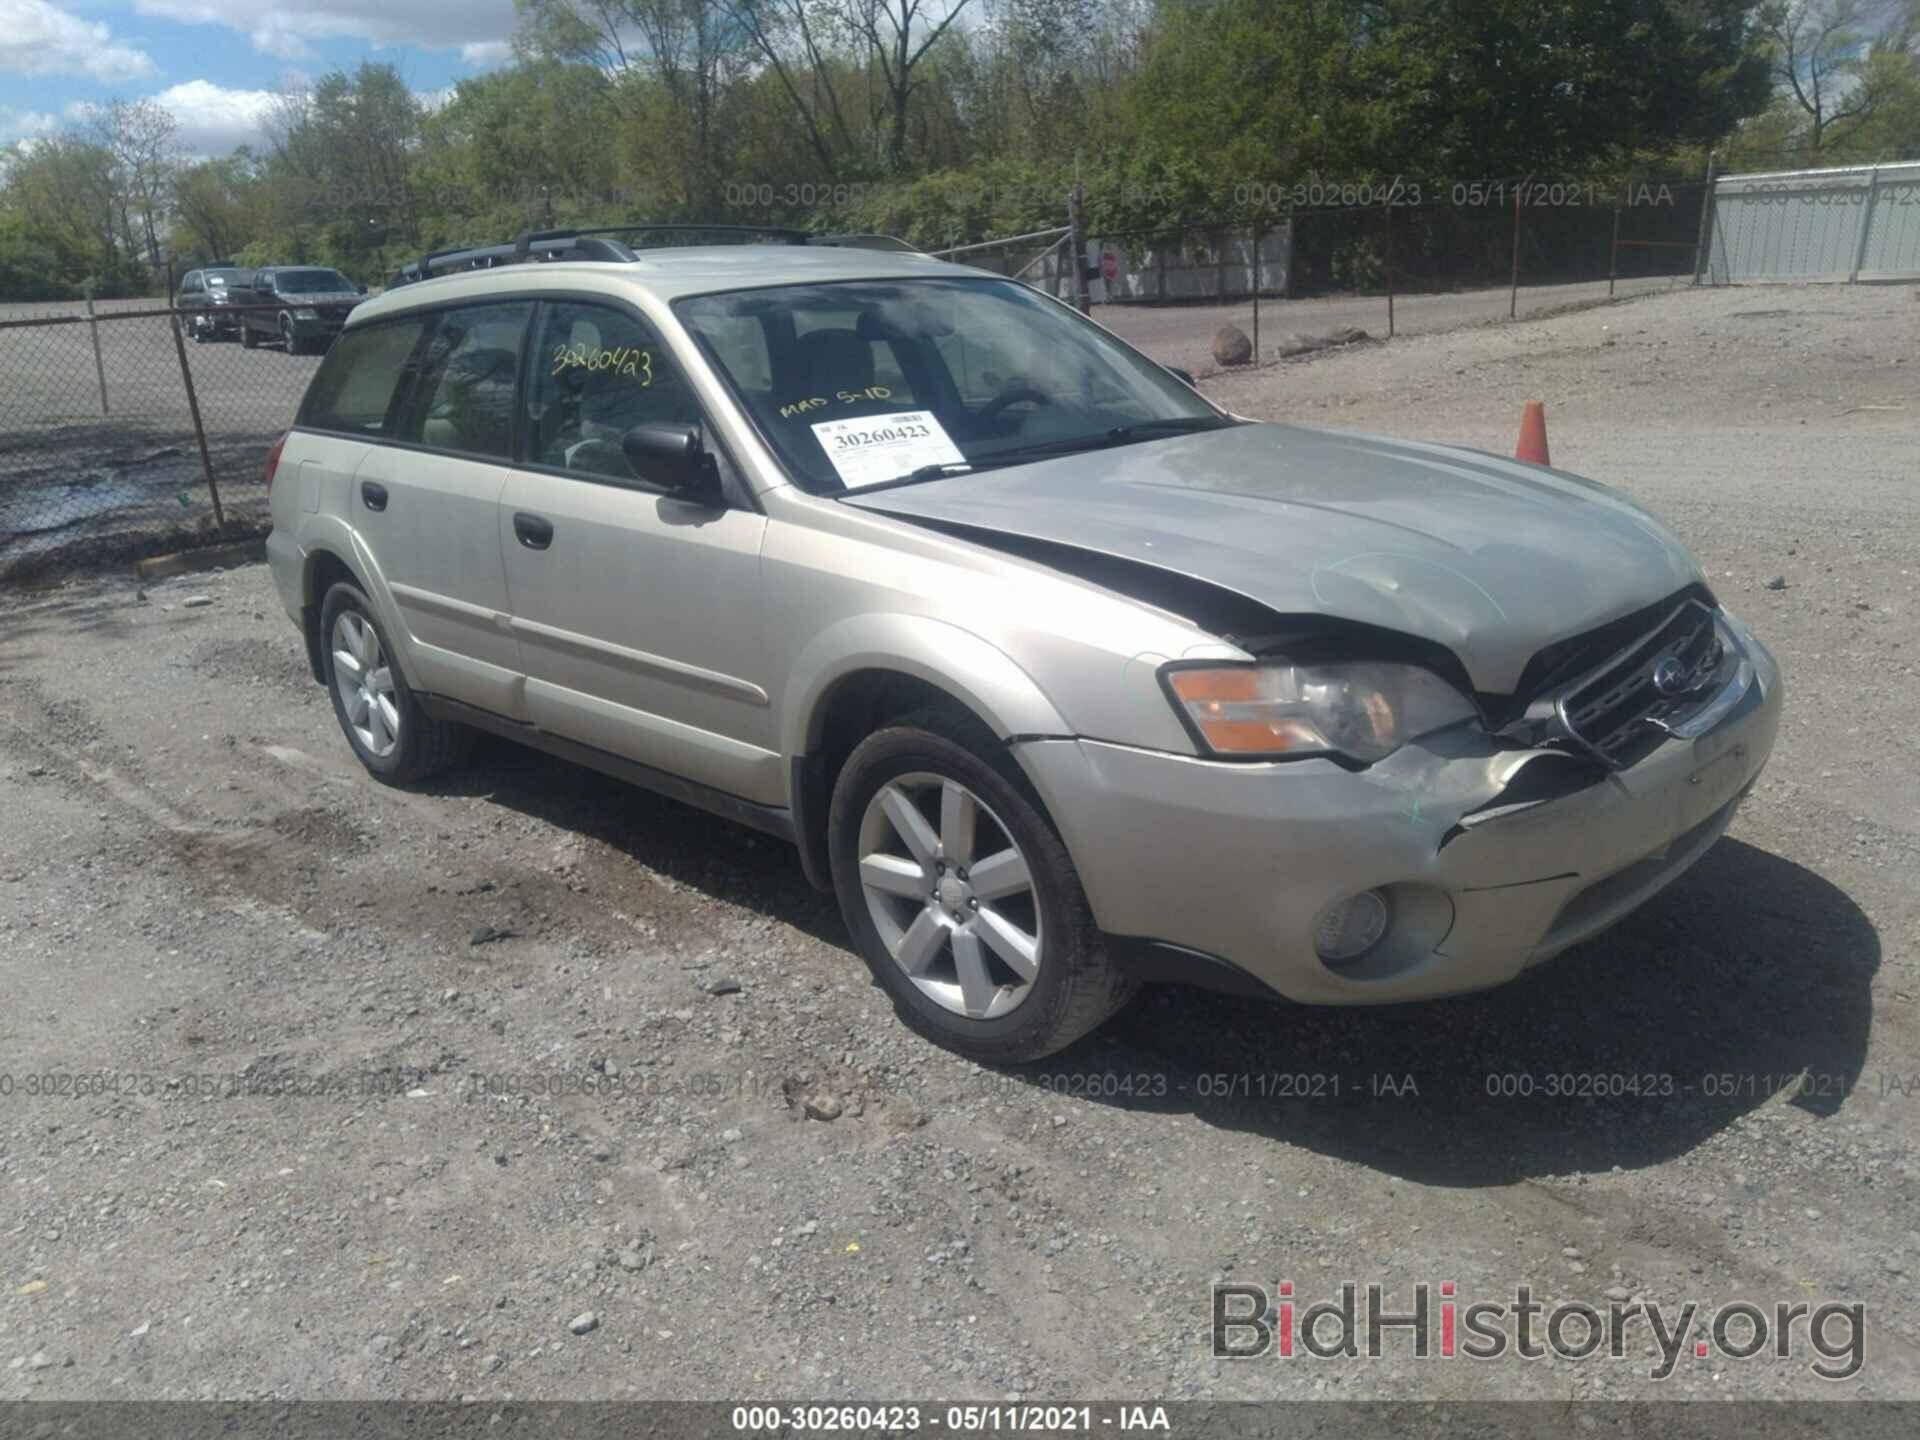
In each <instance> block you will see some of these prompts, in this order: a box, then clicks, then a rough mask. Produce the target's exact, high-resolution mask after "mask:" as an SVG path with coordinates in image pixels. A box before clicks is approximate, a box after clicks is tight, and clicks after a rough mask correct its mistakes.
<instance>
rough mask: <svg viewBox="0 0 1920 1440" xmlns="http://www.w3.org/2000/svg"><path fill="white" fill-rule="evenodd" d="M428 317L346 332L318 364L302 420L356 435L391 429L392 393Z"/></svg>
mask: <svg viewBox="0 0 1920 1440" xmlns="http://www.w3.org/2000/svg"><path fill="white" fill-rule="evenodd" d="M425 328H426V321H425V319H424V318H423V317H421V316H418V315H408V316H403V317H401V318H399V319H397V320H385V321H382V322H380V323H378V324H374V325H361V326H359V327H357V328H355V329H351V330H348V331H347V332H346V333H345V334H344V335H342V336H341V337H340V338H339V340H337V341H335V342H334V346H333V348H332V349H331V350H329V351H328V352H327V358H326V359H324V360H322V361H321V362H320V370H319V373H318V374H316V375H315V376H314V377H313V384H311V385H310V386H308V387H307V398H306V400H305V401H304V402H303V403H302V404H301V406H300V422H299V423H300V424H302V425H305V426H309V427H311V428H313V429H316V430H342V431H346V432H348V433H349V434H354V435H367V436H381V435H385V434H386V433H387V417H388V415H389V414H390V413H391V411H392V408H393V401H394V395H395V393H396V392H397V391H398V390H399V388H400V381H401V378H402V376H403V375H405V374H407V373H408V361H409V360H410V359H411V358H412V356H413V352H414V347H415V346H416V345H418V344H419V342H420V334H421V332H422V331H423V330H424V329H425Z"/></svg>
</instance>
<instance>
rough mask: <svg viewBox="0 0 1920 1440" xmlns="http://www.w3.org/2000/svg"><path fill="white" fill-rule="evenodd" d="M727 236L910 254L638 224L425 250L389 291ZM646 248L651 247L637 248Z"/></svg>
mask: <svg viewBox="0 0 1920 1440" xmlns="http://www.w3.org/2000/svg"><path fill="white" fill-rule="evenodd" d="M688 234H692V235H729V236H738V237H742V238H748V237H751V238H756V239H767V240H771V241H773V242H774V243H776V244H781V245H835V246H848V247H854V248H858V249H863V250H896V251H912V250H913V249H914V247H913V246H911V245H909V244H907V243H906V241H904V240H897V239H895V238H894V237H893V236H891V235H815V234H813V233H811V232H810V231H806V230H794V229H790V228H788V227H785V226H780V225H721V224H708V223H707V222H705V221H695V220H683V221H652V222H649V223H647V224H643V225H595V226H589V227H584V228H582V227H571V226H570V227H567V228H563V229H554V230H526V231H522V232H521V233H520V234H519V235H518V236H516V237H515V238H514V239H513V240H512V241H511V242H509V243H506V244H495V245H454V246H449V247H448V248H446V249H442V250H431V251H429V252H427V253H426V254H425V255H422V256H421V257H420V258H419V259H418V260H411V261H408V262H407V263H406V264H405V265H402V266H401V267H400V269H399V270H397V271H395V272H394V275H393V278H392V280H391V281H389V288H392V287H393V286H396V285H408V284H412V283H413V282H414V281H417V280H430V279H432V278H433V277H434V276H435V275H436V274H441V275H444V274H449V273H451V272H453V271H458V270H487V269H491V268H493V267H494V266H496V265H516V264H525V263H527V262H529V261H532V262H536V263H537V262H540V261H549V260H560V259H567V260H618V261H632V260H637V259H639V258H640V256H639V253H638V252H637V251H635V250H634V249H633V248H632V247H631V246H630V245H628V244H626V243H625V242H624V241H621V240H619V239H616V238H614V237H616V236H623V235H626V236H647V235H688ZM643 248H652V247H643Z"/></svg>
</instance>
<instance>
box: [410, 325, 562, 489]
mask: <svg viewBox="0 0 1920 1440" xmlns="http://www.w3.org/2000/svg"><path fill="white" fill-rule="evenodd" d="M532 314H533V306H532V304H530V303H527V302H520V303H517V304H511V305H463V306H461V307H460V308H459V309H456V310H443V311H441V312H439V316H438V320H437V323H436V324H435V326H434V331H433V334H432V335H431V336H430V337H428V340H427V345H426V350H425V351H424V353H422V355H421V357H420V363H419V367H418V371H417V373H416V376H415V379H414V382H413V385H412V394H411V395H410V396H409V397H408V400H407V402H406V404H405V405H404V406H403V407H402V412H401V421H400V425H399V429H398V434H396V436H395V437H394V438H395V439H398V440H409V441H412V442H413V443H415V444H417V445H430V446H432V447H433V448H434V449H436V450H457V451H459V452H461V453H463V454H467V455H486V456H490V457H495V458H498V459H501V460H510V459H512V458H513V398H514V389H515V382H516V379H517V377H518V374H519V369H520V342H521V340H522V339H523V338H524V336H525V334H526V329H527V321H528V319H529V318H530V317H531V316H532Z"/></svg>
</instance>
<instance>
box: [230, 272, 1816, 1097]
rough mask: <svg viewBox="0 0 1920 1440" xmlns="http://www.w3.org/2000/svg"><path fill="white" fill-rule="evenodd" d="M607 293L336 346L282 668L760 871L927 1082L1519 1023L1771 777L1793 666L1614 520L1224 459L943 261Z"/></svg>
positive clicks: (1196, 426) (1016, 303)
mask: <svg viewBox="0 0 1920 1440" xmlns="http://www.w3.org/2000/svg"><path fill="white" fill-rule="evenodd" d="M592 253H597V254H600V255H603V256H604V255H609V254H611V255H612V257H613V258H603V259H597V260H569V259H564V258H563V259H560V260H558V261H555V262H553V263H540V264H532V263H529V264H506V265H502V266H500V267H498V268H493V269H488V270H483V271H475V272H471V273H467V274H461V275H454V276H449V277H446V278H442V279H435V280H429V281H424V282H421V283H417V284H412V285H408V286H406V287H405V288H403V289H400V290H397V291H393V292H390V293H389V294H387V295H385V296H382V297H380V298H379V299H376V300H373V301H371V302H369V303H366V304H363V305H361V306H360V307H359V308H358V309H356V310H355V311H354V313H353V316H352V318H351V320H350V322H349V323H348V326H347V328H346V330H345V333H344V334H343V335H342V337H341V338H340V340H339V341H338V343H337V344H335V346H334V347H333V349H332V351H331V353H330V354H329V355H328V356H327V358H326V360H325V362H324V363H323V364H322V365H321V366H320V368H319V370H318V373H317V374H316V375H315V377H314V380H313V382H312V386H311V389H310V390H309V391H308V393H307V395H306V398H305V400H304V402H303V403H302V405H301V407H300V411H299V415H298V418H297V420H296V422H295V423H294V426H293V428H292V429H291V430H290V431H289V432H288V433H287V434H286V435H285V436H284V437H283V439H282V440H281V441H280V443H279V444H278V445H277V446H276V447H275V453H274V457H273V461H272V462H271V464H270V468H269V477H270V483H271V493H272V512H273V534H272V538H271V539H270V540H269V542H268V547H269V551H270V554H271V558H272V565H273V573H274V578H275V582H276V584H277V586H278V588H279V590H280V593H281V596H282V598H283V599H284V601H285V604H286V608H287V612H288V614H289V615H291V616H292V617H293V619H294V621H295V623H296V624H297V625H298V626H299V627H300V630H301V633H302V634H303V635H304V636H305V639H306V644H307V649H308V652H309V656H310V659H311V662H312V667H313V673H314V676H315V678H316V679H318V680H319V681H321V682H322V683H324V684H325V685H326V686H327V688H328V689H329V691H330V692H331V694H332V698H333V705H334V709H335V711H336V712H337V714H338V717H339V720H340V725H341V728H342V730H343V731H344V732H345V734H346V738H347V742H348V744H350V745H351V746H352V747H353V750H354V753H355V754H356V755H358V757H359V758H360V760H361V762H362V763H363V764H364V765H365V766H366V768H367V769H368V770H369V771H371V772H372V773H373V774H374V775H375V776H377V777H379V778H380V779H382V780H385V781H389V782H393V783H408V782H414V781H418V780H420V779H422V778H424V777H426V776H428V775H430V774H432V773H433V772H435V771H437V770H439V769H441V768H442V767H445V766H448V765H451V764H454V763H456V762H457V761H458V760H459V758H460V756H461V754H462V751H463V742H465V741H466V740H468V739H469V738H470V737H471V736H472V734H473V732H474V731H476V730H484V731H490V732H493V733H495V734H499V735H505V736H510V737H512V738H514V739H516V740H519V741H522V742H524V743H526V744H529V745H534V746H537V747H540V748H542V749H545V750H548V751H552V752H554V753H556V754H559V755H562V756H565V757H568V758H570V759H572V760H576V761H578V762H580V763H582V764H586V765H590V766H594V767H597V768H599V769H600V770H603V771H605V772H607V773H609V774H612V775H614V776H617V777H619V778H621V779H623V780H626V781H630V782H632V783H635V784H638V785H642V786H647V787H650V788H652V789H655V790H658V791H663V792H665V793H666V794H668V795H671V796H674V797H677V798H678V799H681V800H684V801H687V802H689V803H691V804H695V805H700V806H704V807H706V808H708V809H711V810H714V811H717V812H719V813H720V814H723V815H726V816H730V817H732V818H734V819H736V820H738V821H740V822H743V823H745V824H747V825H752V826H755V827H757V828H759V829H761V830H764V831H768V832H771V833H772V834H775V835H779V836H783V837H785V838H786V839H788V840H790V841H792V842H793V843H794V845H795V846H796V847H797V848H798V850H799V854H800V862H801V864H802V865H803V866H804V867H805V870H806V874H807V876H808V877H809V879H810V880H811V881H812V882H813V883H814V884H815V885H817V886H819V887H820V888H821V889H823V890H831V891H832V892H833V893H835V894H836V895H837V896H838V899H839V903H840V908H841V911H842V913H843V915H844V916H845V919H846V924H847V928H848V930H849V931H850V932H851V934H852V937H853V939H854V941H855V943H856V945H857V946H858V948H859V950H860V952H861V953H862V955H864V956H865V958H866V960H867V963H868V965H869V966H870V967H871V968H872V971H873V974H874V976H875V978H876V980H877V981H878V983H879V984H880V985H882V986H883V987H885V989H886V990H887V992H888V994H889V995H890V996H891V997H892V999H893V1000H894V1002H895V1004H896V1006H897V1008H898V1010H899V1012H900V1014H901V1016H902V1017H903V1018H904V1019H905V1020H906V1021H907V1022H908V1023H909V1024H911V1025H913V1026H914V1027H915V1028H917V1029H918V1030H920V1031H921V1032H922V1033H924V1034H926V1035H927V1036H929V1037H931V1038H933V1039H934V1040H937V1041H938V1042H940V1043H942V1044H944V1045H948V1046H951V1047H953V1048H954V1049H956V1050H960V1051H963V1052H965V1053H967V1054H969V1055H973V1056H977V1057H980V1058H982V1059H986V1060H1000V1061H1017V1060H1026V1059H1033V1058H1037V1057H1040V1056H1043V1055H1046V1054H1049V1053H1051V1052H1053V1051H1055V1050H1058V1049H1060V1048H1061V1047H1062V1046H1065V1045H1067V1044H1068V1043H1070V1042H1071V1041H1073V1040H1074V1039H1076V1038H1077V1037H1079V1036H1080V1035H1082V1034H1084V1033H1086V1032H1087V1031H1088V1030H1091V1029H1092V1028H1093V1027H1095V1026H1097V1025H1098V1024H1100V1023H1101V1022H1102V1021H1103V1020H1104V1019H1106V1018H1107V1017H1108V1016H1109V1015H1111V1014H1112V1013H1113V1012H1114V1011H1115V1010H1116V1009H1117V1008H1118V1007H1119V1006H1121V1005H1122V1004H1123V1003H1125V1001H1126V1000H1127V998H1128V997H1129V996H1130V995H1131V994H1132V993H1133V991H1134V989H1135V988H1136V987H1137V986H1138V984H1139V983H1140V982H1141V981H1142V980H1155V981H1177V982H1184V983H1192V984H1200V985H1206V986H1210V987H1214V988H1221V989H1227V990H1230V991H1234V992H1238V993H1243V994H1249V995H1266V996H1273V995H1279V996H1285V997H1288V998H1290V999H1293V1000H1296V1001H1303V1002H1315V1003H1326V1004H1351V1003H1363V1002H1379V1001H1402V1000H1410V999H1418V998H1423V997H1428V996H1437V995H1443V994H1447V993H1450V992H1454V991H1462V990H1471V989H1476V988H1479V987H1482V986H1488V985H1494V984H1497V983H1499V982H1501V981H1503V980H1507V979H1509V978H1511V977H1512V976H1514V975H1516V974H1517V973H1518V972H1520V971H1521V970H1522V969H1524V968H1526V967H1527V966H1529V965H1533V964H1535V963H1537V962H1539V961H1542V960H1545V959H1546V958H1548V957H1549V956H1552V955H1554V954H1556V953H1557V952H1559V951H1562V950H1564V949H1566V948H1567V947H1568V946H1571V945H1574V944H1576V943H1578V942H1579V941H1581V940H1584V939H1586V938H1587V937H1588V936H1591V935H1593V934H1594V933H1596V932H1597V931H1599V930H1600V929H1602V928H1603V927H1604V926H1607V925H1609V924H1611V923H1612V922H1614V921H1616V920H1618V919H1619V918H1620V917H1621V916H1623V915H1625V914H1626V913H1627V912H1628V911H1630V910H1631V909H1633V908H1634V907H1635V906H1637V905H1639V904H1640V903H1641V902H1643V901H1645V900H1646V899H1647V898H1648V897H1649V896H1651V895H1653V894H1654V893H1655V892H1657V891H1658V890H1659V889H1660V888H1661V887H1662V886H1664V885H1666V884H1667V883H1668V882H1669V881H1671V880H1672V879H1673V878H1674V877H1675V876H1677V875H1679V874H1680V873H1681V872H1682V871H1683V870H1685V869H1686V868H1687V867H1688V866H1689V865H1691V864H1692V863H1693V862H1694V861H1696V860H1697V859H1699V858H1700V856H1701V855H1702V854H1703V853H1704V852H1705V851H1706V850H1707V848H1708V847H1709V846H1711V845H1712V844H1713V842H1714V841H1715V839H1717V838H1718V837H1719V835H1720V834H1721V832H1722V831H1723V830H1724V829H1725V828H1726V826H1727V824H1728V821H1729V820H1730V819H1731V817H1732V815H1733V812H1734V809H1735V807H1736V806H1737V805H1738V804H1739V803H1740V800H1741V798H1742V797H1743V796H1744V795H1745V794H1746V792H1747V790H1748V788H1749V787H1750V786H1751V785H1752V783H1753V781H1754V777H1755V776H1756V774H1757V773H1758V772H1759V770H1760V768H1761V766H1762V765H1763V764H1764V763H1765V761H1766V758H1767V755H1768V752H1769V750H1770V749H1771V747H1772V744H1773V739H1774V732H1775V728H1776V726H1777V723H1778V719H1779V711H1780V703H1781V683H1780V677H1779V672H1778V670H1777V668H1776V667H1775V664H1774V661H1773V658H1772V656H1771V655H1770V654H1769V653H1768V652H1767V650H1766V648H1765V647H1764V646H1762V645H1761V644H1760V643H1759V642H1758V641H1757V640H1755V639H1754V637H1753V636H1752V635H1751V634H1750V633H1749V632H1748V631H1747V630H1746V628H1745V627H1744V626H1743V625H1742V624H1741V623H1740V621H1739V620H1737V619H1736V618H1734V616H1733V615H1732V614H1731V613H1729V612H1728V611H1727V610H1726V609H1724V608H1723V607H1721V606H1720V605H1719V603H1718V602H1717V601H1716V600H1715V599H1714V596H1713V594H1712V593H1711V591H1710V590H1709V589H1708V587H1707V584H1706V581H1705V579H1704V577H1703V575H1702V573H1701V571H1700V568H1699V566H1698V564H1697V563H1696V562H1695V561H1694V560H1693V558H1692V557H1691V556H1690V555H1689V554H1688V553H1687V551H1686V550H1685V549H1684V548H1683V547H1682V546H1681V544H1680V543H1679V542H1678V541H1677V540H1676V539H1675V538H1674V536H1673V535H1672V534H1671V533H1670V532H1669V531H1668V530H1667V529H1666V528H1665V527H1664V526H1663V525H1662V524H1661V523H1660V522H1659V521H1657V520H1655V519H1654V518H1653V517H1652V516H1651V515H1649V514H1648V513H1647V512H1646V511H1645V510H1643V509H1641V508H1640V507H1639V506H1638V505H1636V504H1634V503H1633V502H1632V501H1630V500H1628V499H1627V498H1625V497H1624V496H1622V495H1620V494H1618V493H1616V492H1614V491H1612V490H1609V489H1606V488H1605V487H1603V486H1600V485H1597V484H1594V483H1592V482H1590V481H1585V480H1581V479H1578V478H1576V477H1574V476H1571V475H1566V474H1562V473H1559V472H1557V471H1553V470H1548V469H1544V468H1540V467H1537V466H1532V465H1525V464H1520V463H1517V462H1515V461H1510V460H1505V459H1500V458H1496V457H1493V456H1490V455H1486V454H1482V453H1478V452H1475V451H1470V450H1464V449H1460V448H1457V447H1453V446H1445V445H1429V444H1410V443H1405V442H1399V441H1392V440H1385V439H1380V438H1377V437H1373V436H1367V435H1355V434H1333V433H1328V432H1325V431H1318V430H1309V429H1302V428H1298V427H1295V426H1290V425H1270V424H1255V423H1251V422H1248V421H1245V420H1242V419H1238V418H1236V417H1234V416H1232V415H1229V414H1226V413H1224V412H1222V411H1221V410H1219V409H1217V408H1216V407H1215V406H1213V405H1211V404H1210V403H1208V401H1207V400H1206V399H1205V398H1204V397H1203V396H1202V395H1200V394H1199V393H1198V392H1197V391H1196V390H1195V389H1194V388H1193V385H1192V384H1191V383H1190V382H1189V381H1188V380H1187V378H1186V377H1184V376H1182V375H1180V374H1178V373H1177V372H1174V371H1170V370H1168V369H1166V368H1164V367H1162V366H1160V365H1158V364H1156V363H1154V362H1153V361H1151V360H1149V359H1147V358H1146V357H1145V356H1143V355H1141V354H1139V353H1138V352H1137V351H1135V350H1133V349H1131V348H1129V347H1128V346H1127V345H1125V344H1123V343H1122V342H1121V341H1120V340H1118V339H1116V338H1115V337H1114V336H1113V335H1112V334H1110V333H1109V332H1107V331H1106V330H1104V329H1103V328H1101V327H1100V326H1099V325H1097V324H1094V323H1092V322H1090V321H1088V320H1086V319H1084V318H1082V317H1081V316H1080V315H1078V314H1077V313H1075V312H1074V311H1073V310H1072V309H1071V308H1070V307H1067V306H1064V305H1062V304H1060V303H1058V302H1056V301H1054V300H1052V299H1050V298H1048V297H1046V296H1044V295H1041V294H1039V293H1037V292H1036V291H1034V290H1033V289H1031V288H1029V287H1027V286H1025V285H1022V284H1019V283H1016V282H1013V281H1009V280H1006V279H1002V278H999V277H997V276H993V275H989V274H986V273H984V272H980V271H976V270H971V269H967V268H964V267H960V266H956V265H951V264H946V263H942V262H940V261H937V260H933V259H931V258H928V257H925V256H920V255H914V254H899V253H894V254H888V253H880V252H877V251H868V250H853V249H841V250H834V249H824V248H810V247H802V246H791V245H725V246H701V247H695V248H687V249H680V250H671V251H659V250H651V251H642V252H639V253H637V254H636V253H635V252H632V251H626V250H624V249H623V247H620V246H619V245H617V244H604V243H603V244H601V245H600V246H598V247H597V248H596V249H595V250H594V251H593V252H592Z"/></svg>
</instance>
